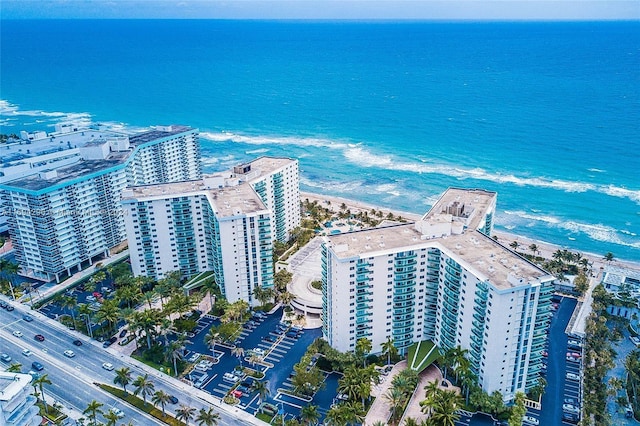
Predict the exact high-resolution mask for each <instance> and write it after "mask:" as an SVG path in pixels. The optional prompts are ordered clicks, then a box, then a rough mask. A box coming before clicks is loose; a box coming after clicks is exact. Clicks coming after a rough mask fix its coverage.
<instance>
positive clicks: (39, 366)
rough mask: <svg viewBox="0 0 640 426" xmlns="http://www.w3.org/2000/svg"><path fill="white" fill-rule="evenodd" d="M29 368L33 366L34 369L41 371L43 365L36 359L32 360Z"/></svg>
mask: <svg viewBox="0 0 640 426" xmlns="http://www.w3.org/2000/svg"><path fill="white" fill-rule="evenodd" d="M31 368H33V369H34V370H36V371H42V370H44V365H42V364H40V363H39V362H38V361H33V362H32V363H31Z"/></svg>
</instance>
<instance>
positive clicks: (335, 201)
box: [300, 192, 640, 272]
mask: <svg viewBox="0 0 640 426" xmlns="http://www.w3.org/2000/svg"><path fill="white" fill-rule="evenodd" d="M300 199H301V200H303V201H304V200H306V199H308V200H309V201H314V200H315V201H318V203H319V204H320V205H321V206H322V207H327V208H329V209H330V210H332V211H333V212H335V213H338V212H339V211H340V206H341V205H342V203H344V204H346V205H347V207H348V208H349V210H351V213H358V212H360V211H367V212H371V209H375V210H379V211H382V212H383V217H386V215H387V214H388V213H393V214H394V215H396V216H402V217H403V218H405V219H407V220H411V221H415V220H419V219H420V218H421V217H422V216H423V215H422V214H416V213H407V212H402V211H397V210H391V209H388V208H384V207H378V206H373V205H370V204H366V203H362V202H359V201H354V200H349V199H346V198H340V197H333V196H328V195H322V194H314V193H311V192H301V193H300ZM328 202H330V203H331V204H329V203H328ZM425 213H426V212H425ZM493 233H494V235H495V236H497V237H498V241H500V242H501V243H502V244H503V245H505V246H509V245H510V244H511V243H512V242H514V241H517V242H518V243H519V244H520V246H519V247H518V252H520V253H531V250H529V246H530V245H531V244H535V245H536V246H537V249H538V256H542V257H544V258H546V259H551V258H552V255H553V253H555V252H556V251H557V250H564V249H567V250H569V251H572V252H580V251H579V250H573V249H571V248H570V247H561V246H558V245H555V244H551V243H548V242H545V241H539V240H535V239H531V238H527V237H523V236H520V235H516V234H512V233H509V232H504V231H495V230H494V232H493ZM580 253H581V254H582V256H583V257H586V258H588V259H589V261H590V262H591V263H592V264H593V266H592V269H593V271H594V272H597V271H598V270H599V269H600V268H603V267H604V266H605V264H606V261H605V260H604V259H603V257H602V255H598V254H594V253H583V252H580ZM613 264H614V265H616V266H620V267H624V268H629V269H634V270H638V271H640V263H637V262H631V261H626V260H622V259H615V260H614V262H613Z"/></svg>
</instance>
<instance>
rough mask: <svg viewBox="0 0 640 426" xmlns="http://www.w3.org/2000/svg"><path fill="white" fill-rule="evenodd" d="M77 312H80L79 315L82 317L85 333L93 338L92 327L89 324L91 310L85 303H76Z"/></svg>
mask: <svg viewBox="0 0 640 426" xmlns="http://www.w3.org/2000/svg"><path fill="white" fill-rule="evenodd" d="M78 313H79V314H80V317H84V322H85V326H86V327H87V334H88V335H89V337H91V338H93V327H92V324H91V316H92V315H93V311H92V310H91V309H90V308H89V305H87V304H86V303H80V304H79V305H78Z"/></svg>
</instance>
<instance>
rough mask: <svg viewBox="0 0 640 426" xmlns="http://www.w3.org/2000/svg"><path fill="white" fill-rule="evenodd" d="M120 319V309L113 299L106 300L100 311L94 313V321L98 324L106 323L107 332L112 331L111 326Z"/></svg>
mask: <svg viewBox="0 0 640 426" xmlns="http://www.w3.org/2000/svg"><path fill="white" fill-rule="evenodd" d="M119 319H120V308H119V307H118V302H117V301H116V300H115V299H107V300H105V301H104V303H102V305H100V309H98V312H96V320H98V321H99V322H102V321H107V323H108V324H109V330H111V331H113V326H114V324H115V323H116V322H118V320H119Z"/></svg>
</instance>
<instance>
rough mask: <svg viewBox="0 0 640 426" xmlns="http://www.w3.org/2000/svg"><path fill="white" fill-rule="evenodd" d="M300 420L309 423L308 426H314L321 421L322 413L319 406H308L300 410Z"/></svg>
mask: <svg viewBox="0 0 640 426" xmlns="http://www.w3.org/2000/svg"><path fill="white" fill-rule="evenodd" d="M300 419H301V420H302V421H304V422H307V426H312V425H314V424H316V423H317V422H318V420H320V413H319V412H318V406H317V405H312V404H307V405H305V406H304V407H302V409H301V410H300Z"/></svg>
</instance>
